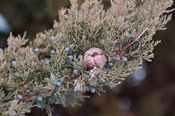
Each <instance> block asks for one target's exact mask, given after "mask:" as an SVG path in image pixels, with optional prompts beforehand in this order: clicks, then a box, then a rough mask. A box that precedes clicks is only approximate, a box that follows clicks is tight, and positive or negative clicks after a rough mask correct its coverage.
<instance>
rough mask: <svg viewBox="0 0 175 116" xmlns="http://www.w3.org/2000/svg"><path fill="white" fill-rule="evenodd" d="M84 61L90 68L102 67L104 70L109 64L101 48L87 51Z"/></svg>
mask: <svg viewBox="0 0 175 116" xmlns="http://www.w3.org/2000/svg"><path fill="white" fill-rule="evenodd" d="M84 61H85V62H86V65H87V66H88V67H89V68H94V67H100V68H103V67H104V66H105V64H106V62H107V58H106V56H105V55H104V51H103V50H102V49H99V48H91V49H89V50H88V51H86V53H85V55H84Z"/></svg>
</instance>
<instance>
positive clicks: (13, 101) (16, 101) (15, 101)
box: [0, 99, 20, 109]
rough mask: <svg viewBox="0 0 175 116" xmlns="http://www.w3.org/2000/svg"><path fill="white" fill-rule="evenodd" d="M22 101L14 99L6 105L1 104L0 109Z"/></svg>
mask: <svg viewBox="0 0 175 116" xmlns="http://www.w3.org/2000/svg"><path fill="white" fill-rule="evenodd" d="M19 101H20V100H19V99H14V100H11V101H8V102H5V103H2V104H0V109H2V108H3V107H6V106H9V105H11V104H13V103H18V102H19Z"/></svg>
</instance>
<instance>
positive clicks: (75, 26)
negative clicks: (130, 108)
mask: <svg viewBox="0 0 175 116" xmlns="http://www.w3.org/2000/svg"><path fill="white" fill-rule="evenodd" d="M70 2H71V8H70V9H66V8H65V9H62V10H60V11H59V22H57V21H55V23H54V26H53V29H50V30H48V31H45V32H43V33H41V32H40V33H39V34H37V35H36V38H35V39H34V41H32V42H30V44H29V45H28V43H27V42H28V40H27V39H25V34H24V36H23V37H21V36H18V37H14V36H12V34H11V35H10V37H9V39H8V47H7V48H6V49H5V50H2V49H0V109H1V110H0V115H2V116H9V115H17V116H22V115H25V112H30V108H31V107H34V106H37V107H38V108H42V109H45V110H46V111H47V113H48V114H49V115H50V116H51V115H52V111H53V109H52V107H51V104H62V105H64V106H68V105H73V106H74V105H77V104H79V103H78V102H77V100H78V99H79V100H82V101H83V100H84V98H87V97H88V96H85V95H84V94H83V93H84V92H86V91H91V92H92V93H95V92H97V93H99V92H100V91H104V90H103V86H105V85H107V86H109V87H111V88H113V87H116V86H117V85H119V84H121V82H122V81H123V80H125V77H126V76H128V75H130V74H132V72H133V71H134V70H137V69H139V68H141V65H142V60H143V59H145V60H147V61H151V59H152V58H153V56H154V54H153V49H154V47H155V46H156V45H157V44H158V43H159V42H160V41H156V42H155V41H153V40H152V37H153V35H154V34H155V32H156V31H158V30H165V25H166V23H167V22H168V21H169V20H170V19H171V14H170V15H164V13H170V12H172V10H167V8H169V7H170V6H171V5H172V4H173V1H172V0H141V1H137V0H125V1H124V0H111V6H110V8H109V9H107V10H104V8H103V5H102V2H101V1H100V0H85V2H84V3H83V4H82V5H81V6H79V5H78V3H77V0H71V1H70ZM153 6H154V9H153ZM90 48H99V49H101V50H103V51H104V55H105V57H106V59H107V63H106V65H105V66H104V67H102V68H99V67H91V68H89V67H88V65H87V63H86V62H85V60H84V54H85V52H86V51H87V50H89V49H90ZM96 55H97V53H95V54H94V56H96Z"/></svg>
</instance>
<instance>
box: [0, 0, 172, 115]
mask: <svg viewBox="0 0 175 116" xmlns="http://www.w3.org/2000/svg"><path fill="white" fill-rule="evenodd" d="M109 1H110V0H103V3H104V6H105V9H107V8H108V7H109V6H110V4H109ZM82 2H83V0H79V3H80V4H81V3H82ZM61 7H67V8H68V7H70V2H69V0H0V48H5V47H6V46H7V45H6V39H7V38H8V36H9V33H10V32H13V35H18V34H20V35H22V34H23V33H24V32H25V31H27V38H29V39H30V40H32V38H34V37H35V35H36V33H38V32H40V31H44V30H47V29H50V28H52V25H53V21H54V19H56V20H58V16H57V15H58V12H57V10H58V9H61ZM173 7H175V6H173ZM167 27H168V28H167V30H166V31H161V32H157V33H156V35H155V36H154V39H155V40H161V41H162V43H161V44H159V45H158V46H157V47H156V48H155V50H154V52H155V58H154V59H153V62H151V63H148V62H145V63H144V68H143V69H142V70H140V71H136V72H135V73H134V74H133V75H131V76H130V77H128V78H127V79H126V81H124V82H123V83H122V84H121V86H119V87H116V88H114V89H112V90H111V89H110V88H108V87H105V90H106V92H105V93H101V96H99V95H97V94H91V93H86V94H87V95H90V96H91V99H86V101H85V102H83V103H81V104H82V106H81V107H79V106H77V107H66V108H64V107H62V106H60V105H53V107H55V112H54V116H175V109H174V108H175V12H173V18H172V20H171V21H170V22H169V23H168V24H167ZM28 115H29V116H47V115H46V114H45V112H44V111H42V110H40V109H37V108H33V109H32V112H31V113H30V114H28Z"/></svg>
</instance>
